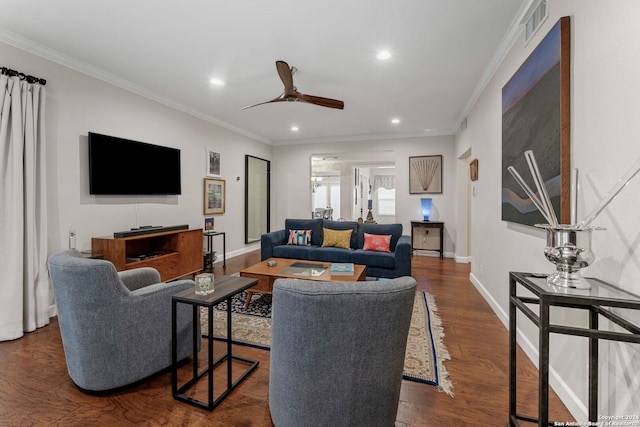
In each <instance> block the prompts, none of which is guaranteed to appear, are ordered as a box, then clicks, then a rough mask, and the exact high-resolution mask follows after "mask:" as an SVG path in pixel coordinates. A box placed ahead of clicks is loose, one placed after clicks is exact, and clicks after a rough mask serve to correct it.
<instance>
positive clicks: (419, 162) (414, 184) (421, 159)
mask: <svg viewBox="0 0 640 427" xmlns="http://www.w3.org/2000/svg"><path fill="white" fill-rule="evenodd" d="M424 193H442V156H441V155H437V156H416V157H409V194H424Z"/></svg>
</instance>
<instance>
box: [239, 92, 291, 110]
mask: <svg viewBox="0 0 640 427" xmlns="http://www.w3.org/2000/svg"><path fill="white" fill-rule="evenodd" d="M282 101H286V99H285V97H284V93H283V94H282V95H280V96H279V97H277V98H274V99H272V100H270V101H264V102H258V103H257V104H251V105H247V106H246V107H242V108H241V110H246V109H247V108H251V107H257V106H258V105H264V104H270V103H272V102H282Z"/></svg>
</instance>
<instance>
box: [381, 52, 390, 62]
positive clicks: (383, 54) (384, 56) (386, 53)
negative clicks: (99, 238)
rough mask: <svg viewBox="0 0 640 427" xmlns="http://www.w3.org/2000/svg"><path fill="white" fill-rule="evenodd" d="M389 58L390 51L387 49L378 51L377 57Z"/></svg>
mask: <svg viewBox="0 0 640 427" xmlns="http://www.w3.org/2000/svg"><path fill="white" fill-rule="evenodd" d="M389 58H391V52H389V51H388V50H381V51H380V52H378V59H380V60H382V61H384V60H385V59H389Z"/></svg>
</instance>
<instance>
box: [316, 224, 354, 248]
mask: <svg viewBox="0 0 640 427" xmlns="http://www.w3.org/2000/svg"><path fill="white" fill-rule="evenodd" d="M322 231H323V233H324V239H323V240H322V247H323V248H326V247H336V248H343V249H349V248H350V247H351V244H350V243H351V232H353V230H332V229H330V228H323V229H322Z"/></svg>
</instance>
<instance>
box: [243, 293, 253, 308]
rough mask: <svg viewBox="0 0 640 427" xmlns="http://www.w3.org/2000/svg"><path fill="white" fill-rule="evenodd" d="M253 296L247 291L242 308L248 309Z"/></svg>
mask: <svg viewBox="0 0 640 427" xmlns="http://www.w3.org/2000/svg"><path fill="white" fill-rule="evenodd" d="M252 296H253V291H250V290H248V289H247V299H246V300H245V301H244V308H247V307H249V304H251V297H252Z"/></svg>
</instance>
